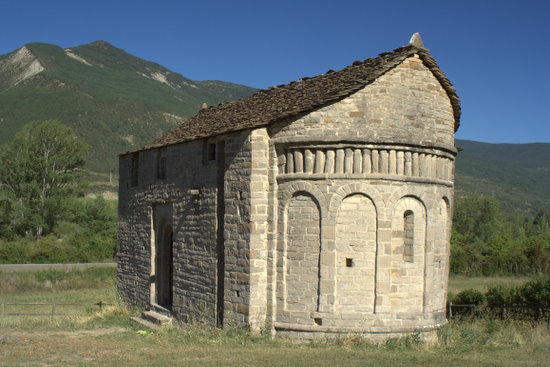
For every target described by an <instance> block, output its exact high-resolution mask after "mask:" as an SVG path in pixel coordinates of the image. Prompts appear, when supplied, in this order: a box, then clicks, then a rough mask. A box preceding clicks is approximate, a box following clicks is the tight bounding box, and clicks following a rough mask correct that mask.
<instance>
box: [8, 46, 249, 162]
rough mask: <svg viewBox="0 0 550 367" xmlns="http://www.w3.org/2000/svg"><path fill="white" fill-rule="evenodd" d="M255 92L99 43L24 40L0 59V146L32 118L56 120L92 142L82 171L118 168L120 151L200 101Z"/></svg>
mask: <svg viewBox="0 0 550 367" xmlns="http://www.w3.org/2000/svg"><path fill="white" fill-rule="evenodd" d="M255 91H256V89H254V88H250V87H247V86H243V85H237V84H232V83H226V82H220V81H213V80H212V81H211V80H208V81H193V80H190V79H187V78H185V77H183V76H182V75H180V74H178V73H174V72H172V71H170V70H168V69H166V68H165V67H163V66H161V65H158V64H156V63H153V62H149V61H145V60H142V59H140V58H138V57H135V56H132V55H130V54H128V53H126V52H125V51H124V50H121V49H119V48H116V47H114V46H112V45H110V44H109V43H107V42H104V41H98V42H93V43H90V44H88V45H84V46H78V47H71V48H68V49H62V48H60V47H58V46H55V45H50V44H43V43H30V44H27V45H25V46H23V47H21V48H20V49H18V50H16V51H14V52H12V53H9V54H6V55H1V56H0V128H1V129H2V134H0V144H4V143H7V142H9V141H11V140H12V139H13V137H14V135H15V133H16V132H17V131H18V130H19V129H20V128H21V127H22V126H23V125H24V124H26V123H28V122H30V121H35V120H46V119H59V120H60V121H61V122H63V123H64V124H66V125H68V126H71V127H72V128H73V129H74V130H75V132H76V133H77V135H79V136H80V137H82V138H84V139H85V140H86V141H87V142H88V143H89V144H90V145H91V147H92V148H91V152H90V156H89V162H88V168H90V169H91V170H93V171H96V172H110V171H116V167H117V155H118V154H119V153H121V152H125V151H128V150H132V149H135V148H137V147H141V146H144V145H146V144H147V143H150V142H151V141H153V140H154V139H155V138H156V137H158V136H160V135H161V134H163V133H165V132H166V131H168V130H170V129H171V128H173V127H175V126H177V125H178V124H180V123H181V122H182V121H184V120H185V119H187V118H188V117H191V116H193V115H194V114H195V113H196V112H197V111H198V110H199V109H200V107H201V106H202V104H203V103H207V104H208V105H216V104H218V103H222V102H227V101H231V100H235V99H240V98H243V97H246V96H249V95H250V94H252V93H254V92H255Z"/></svg>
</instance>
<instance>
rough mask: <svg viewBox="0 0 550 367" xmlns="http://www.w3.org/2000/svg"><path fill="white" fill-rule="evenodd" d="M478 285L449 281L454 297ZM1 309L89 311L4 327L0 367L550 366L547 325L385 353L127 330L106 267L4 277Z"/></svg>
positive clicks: (486, 326)
mask: <svg viewBox="0 0 550 367" xmlns="http://www.w3.org/2000/svg"><path fill="white" fill-rule="evenodd" d="M495 281H496V282H498V281H500V280H499V279H495ZM473 282H474V283H475V281H473ZM480 282H481V283H485V281H482V280H481V279H480V280H478V281H477V283H480ZM474 283H472V281H470V282H466V280H458V279H453V280H452V281H451V284H453V286H454V287H456V290H460V287H461V286H462V285H465V286H466V287H467V288H471V287H472V284H474ZM478 285H479V284H478ZM479 286H482V285H479ZM99 300H102V301H103V302H105V303H109V304H111V306H108V307H104V308H103V309H102V310H101V311H99V310H98V308H97V307H94V306H93V303H96V302H97V301H99ZM2 301H4V302H15V301H17V302H38V301H44V302H58V303H61V302H65V301H67V302H70V303H90V304H91V305H92V306H91V307H81V308H78V312H76V313H73V314H71V315H69V316H56V317H54V318H53V320H52V319H51V318H50V317H47V316H42V317H21V316H19V317H14V316H13V317H5V318H3V319H2V320H0V366H118V367H120V366H544V365H548V361H550V347H549V345H550V330H549V327H548V325H546V324H539V325H532V324H530V323H522V322H501V321H490V320H469V321H461V322H451V323H450V324H449V325H447V326H446V327H445V328H443V329H442V330H441V331H440V333H439V342H438V343H437V344H436V345H433V346H428V345H424V344H422V343H420V342H419V341H418V340H417V339H416V338H415V337H414V336H411V337H409V338H406V339H400V340H390V341H388V342H386V343H384V344H380V345H374V344H370V343H368V342H366V341H364V340H363V339H361V338H359V337H356V336H353V335H350V336H347V337H345V338H341V339H336V340H320V341H316V342H313V343H293V342H290V341H283V340H278V339H271V338H269V337H266V336H255V335H251V334H250V333H248V332H247V331H246V330H242V329H231V328H230V329H224V330H219V329H216V328H209V327H199V326H197V325H186V326H182V325H179V326H175V327H173V328H171V329H167V330H164V331H160V332H151V331H148V330H142V329H140V328H139V327H138V326H136V325H133V324H130V322H129V321H128V318H129V316H130V315H131V314H134V313H136V312H137V310H128V309H127V308H125V307H124V306H123V305H120V304H119V303H118V301H117V298H116V292H115V286H114V269H109V268H104V269H89V270H86V271H80V272H74V271H73V272H69V273H64V272H51V271H50V272H37V273H3V274H2V273H0V302H2Z"/></svg>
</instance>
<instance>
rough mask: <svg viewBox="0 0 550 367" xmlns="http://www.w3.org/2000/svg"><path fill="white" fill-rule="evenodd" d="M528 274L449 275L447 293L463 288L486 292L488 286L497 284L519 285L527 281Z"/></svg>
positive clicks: (456, 291)
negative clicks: (489, 275)
mask: <svg viewBox="0 0 550 367" xmlns="http://www.w3.org/2000/svg"><path fill="white" fill-rule="evenodd" d="M530 279H531V278H529V277H528V276H492V277H466V276H462V275H451V276H450V278H449V288H448V291H449V293H454V294H456V293H458V292H460V291H462V290H465V289H470V288H473V289H476V290H478V291H481V292H486V291H487V289H488V288H489V287H494V286H497V285H519V284H523V283H525V282H527V281H529V280H530Z"/></svg>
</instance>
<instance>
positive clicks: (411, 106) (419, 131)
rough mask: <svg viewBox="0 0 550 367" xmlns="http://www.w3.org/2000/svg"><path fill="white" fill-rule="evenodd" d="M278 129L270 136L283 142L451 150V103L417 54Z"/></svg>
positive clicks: (452, 126)
mask: <svg viewBox="0 0 550 367" xmlns="http://www.w3.org/2000/svg"><path fill="white" fill-rule="evenodd" d="M272 129H273V130H272V131H274V130H275V127H273V128H272ZM278 129H280V130H279V131H274V135H273V136H274V137H276V139H277V140H283V141H287V142H303V141H317V142H319V143H321V142H324V143H330V142H343V141H360V142H364V143H373V144H375V143H384V144H390V143H391V144H405V145H419V146H425V147H433V146H436V147H440V148H443V149H448V150H451V151H453V150H454V115H453V110H452V107H451V102H450V101H449V98H448V96H447V94H446V92H445V91H444V90H443V88H442V87H441V85H440V84H439V82H438V81H437V79H436V78H435V77H434V76H433V74H432V73H431V72H430V70H429V69H428V68H427V67H425V66H424V65H423V64H422V61H421V60H420V58H418V57H411V58H408V59H406V60H405V61H404V62H403V63H402V64H400V65H399V66H397V67H396V68H394V69H392V70H390V71H389V72H387V73H386V74H384V75H382V76H381V77H380V78H378V79H377V80H375V81H374V82H373V83H372V84H370V85H368V86H367V87H365V88H363V89H362V90H361V91H359V92H357V93H355V94H353V95H351V96H349V97H347V98H345V99H343V100H342V101H340V102H338V103H335V104H332V105H329V106H326V107H324V108H321V109H319V110H317V111H314V112H312V113H310V114H308V115H306V116H304V117H302V118H300V119H298V120H297V121H294V122H293V123H292V124H291V125H280V126H279V127H278Z"/></svg>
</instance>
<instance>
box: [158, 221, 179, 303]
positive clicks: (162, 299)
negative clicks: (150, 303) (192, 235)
mask: <svg viewBox="0 0 550 367" xmlns="http://www.w3.org/2000/svg"><path fill="white" fill-rule="evenodd" d="M155 242H156V246H155V269H156V274H155V289H156V294H155V301H156V302H155V303H156V304H158V305H159V306H162V307H164V308H167V309H171V308H172V284H173V274H174V257H173V234H172V226H171V225H170V224H169V223H167V222H164V221H162V222H161V223H160V225H159V228H158V229H157V238H156V241H155Z"/></svg>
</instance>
